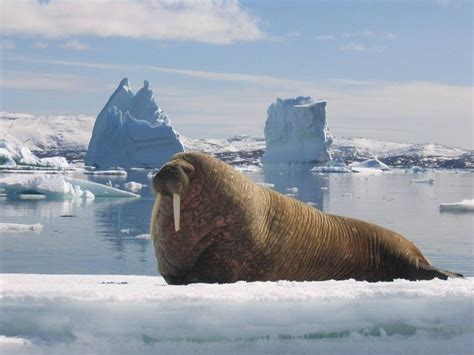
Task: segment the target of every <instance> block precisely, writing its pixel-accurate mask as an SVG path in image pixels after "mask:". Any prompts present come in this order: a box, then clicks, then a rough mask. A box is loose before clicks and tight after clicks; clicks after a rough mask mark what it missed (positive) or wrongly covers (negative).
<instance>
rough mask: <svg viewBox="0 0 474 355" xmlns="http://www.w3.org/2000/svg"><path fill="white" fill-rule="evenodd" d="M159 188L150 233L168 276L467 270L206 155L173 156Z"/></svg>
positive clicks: (262, 277) (422, 275)
mask: <svg viewBox="0 0 474 355" xmlns="http://www.w3.org/2000/svg"><path fill="white" fill-rule="evenodd" d="M153 188H154V190H155V192H156V193H157V199H156V201H155V206H154V208H153V212H152V216H151V236H152V239H153V240H154V246H155V253H156V256H157V260H158V270H159V272H160V274H161V275H162V276H163V277H164V278H165V280H166V281H167V282H168V283H169V284H189V283H195V282H205V283H229V282H236V281H239V280H245V281H274V280H294V281H313V280H329V279H335V280H343V279H355V280H366V281H391V280H394V279H399V278H401V279H408V280H428V279H433V278H441V279H447V278H448V277H461V276H462V275H460V274H456V273H451V272H449V271H443V270H439V269H436V268H435V267H433V266H432V265H431V263H430V262H429V260H428V259H427V258H425V257H424V256H423V254H422V253H421V251H420V250H418V248H417V247H416V246H415V245H413V244H412V243H411V242H410V241H408V240H407V239H405V238H404V237H402V236H401V235H400V234H398V233H395V232H393V231H390V230H388V229H385V228H383V227H380V226H377V225H375V224H371V223H367V222H363V221H359V220H356V219H352V218H346V217H340V216H335V215H330V214H327V213H323V212H321V211H319V210H317V209H315V208H313V207H310V206H309V205H307V204H306V203H303V202H301V201H298V200H296V199H293V198H289V197H286V196H284V195H282V194H279V193H277V192H275V191H272V190H270V189H267V188H264V187H261V186H258V185H256V184H255V183H253V182H252V181H251V180H250V179H249V178H247V177H246V176H245V175H243V174H242V173H240V172H238V171H236V170H235V169H233V168H232V167H231V166H229V165H227V164H225V163H223V162H222V161H219V160H218V159H215V158H213V157H211V156H208V155H205V154H202V153H194V152H192V153H179V154H176V155H174V156H173V157H172V158H171V160H170V161H169V162H168V163H166V164H165V165H164V166H163V167H162V169H161V170H160V171H159V172H158V173H157V174H156V176H155V177H154V179H153ZM173 196H174V197H173ZM176 199H178V200H179V201H176ZM176 203H178V205H177V207H176V205H175V206H174V207H175V211H176V209H179V210H180V216H178V215H176V216H174V215H173V204H176ZM176 217H178V218H176ZM177 219H178V220H177ZM176 230H177V231H176Z"/></svg>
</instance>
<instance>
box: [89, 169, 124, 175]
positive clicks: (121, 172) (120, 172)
mask: <svg viewBox="0 0 474 355" xmlns="http://www.w3.org/2000/svg"><path fill="white" fill-rule="evenodd" d="M84 174H86V175H111V176H127V171H125V170H120V169H107V170H85V171H84Z"/></svg>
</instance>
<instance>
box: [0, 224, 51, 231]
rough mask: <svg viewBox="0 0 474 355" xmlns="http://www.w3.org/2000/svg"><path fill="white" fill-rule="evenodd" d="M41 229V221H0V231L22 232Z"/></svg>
mask: <svg viewBox="0 0 474 355" xmlns="http://www.w3.org/2000/svg"><path fill="white" fill-rule="evenodd" d="M42 230H43V225H42V224H41V223H35V224H17V223H0V233H23V232H35V233H40V232H41V231H42Z"/></svg>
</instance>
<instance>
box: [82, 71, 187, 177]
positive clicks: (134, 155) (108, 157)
mask: <svg viewBox="0 0 474 355" xmlns="http://www.w3.org/2000/svg"><path fill="white" fill-rule="evenodd" d="M182 151H184V147H183V144H182V143H181V141H180V139H179V134H178V133H177V132H176V131H174V130H173V128H172V127H171V123H170V119H169V118H168V116H167V115H166V114H165V113H164V112H163V111H162V109H161V108H160V107H159V106H158V105H157V104H156V102H155V98H154V96H153V91H152V90H150V88H149V83H148V81H145V82H144V86H143V88H141V89H140V90H139V91H138V92H137V93H136V94H134V93H133V91H132V89H131V88H130V84H129V82H128V79H127V78H125V79H123V80H122V81H121V82H120V84H119V86H118V88H117V89H116V90H115V92H114V93H113V94H112V96H111V97H110V98H109V100H108V101H107V103H106V105H105V106H104V108H103V109H102V111H101V112H100V113H99V115H98V116H97V119H96V122H95V125H94V129H93V131H92V137H91V140H90V143H89V148H88V150H87V154H86V156H85V163H86V165H90V166H96V167H98V168H100V169H107V168H110V167H117V166H120V167H122V168H132V167H134V168H137V167H138V168H141V167H143V168H156V167H160V166H161V165H162V164H163V163H165V162H166V161H167V160H169V158H170V157H171V156H172V155H174V154H175V153H178V152H182Z"/></svg>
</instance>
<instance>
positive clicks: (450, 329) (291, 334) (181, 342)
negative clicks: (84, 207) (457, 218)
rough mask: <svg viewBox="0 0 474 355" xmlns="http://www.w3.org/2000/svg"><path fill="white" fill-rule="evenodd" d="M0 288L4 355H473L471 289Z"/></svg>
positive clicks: (20, 278)
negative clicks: (208, 354) (194, 354)
mask: <svg viewBox="0 0 474 355" xmlns="http://www.w3.org/2000/svg"><path fill="white" fill-rule="evenodd" d="M0 279H1V280H2V287H1V288H0V297H1V299H2V303H1V304H2V327H1V328H0V329H3V331H4V333H3V336H4V337H5V338H7V339H3V338H2V339H0V344H1V345H0V346H1V347H2V351H3V352H5V353H12V354H38V353H41V354H64V352H65V349H67V353H69V354H79V353H103V352H104V349H106V351H105V352H106V353H110V354H132V353H133V354H150V353H160V354H170V353H172V354H179V353H214V354H216V353H218V354H229V353H232V354H235V353H252V354H258V353H266V354H269V353H298V354H314V353H315V350H316V351H317V352H318V353H322V354H367V353H373V354H468V353H471V352H472V338H473V336H474V330H473V327H472V314H473V311H474V309H473V303H472V298H473V296H474V292H473V289H474V288H473V286H474V280H473V279H472V278H468V279H452V280H447V281H442V280H432V281H418V282H410V281H404V280H396V281H394V282H377V283H368V282H356V281H353V280H347V281H325V282H288V281H278V282H253V283H247V282H238V283H234V284H224V285H218V284H191V285H187V286H169V285H166V283H165V282H164V280H163V279H162V278H161V277H150V276H125V275H32V274H1V275H0ZM3 301H5V302H3ZM0 333H1V331H0ZM5 343H8V345H9V346H8V348H6V347H5V346H4V344H5ZM5 349H7V350H5Z"/></svg>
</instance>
